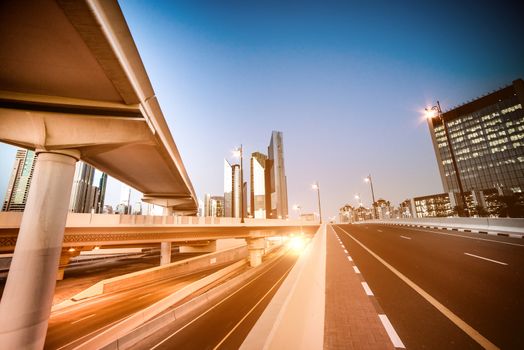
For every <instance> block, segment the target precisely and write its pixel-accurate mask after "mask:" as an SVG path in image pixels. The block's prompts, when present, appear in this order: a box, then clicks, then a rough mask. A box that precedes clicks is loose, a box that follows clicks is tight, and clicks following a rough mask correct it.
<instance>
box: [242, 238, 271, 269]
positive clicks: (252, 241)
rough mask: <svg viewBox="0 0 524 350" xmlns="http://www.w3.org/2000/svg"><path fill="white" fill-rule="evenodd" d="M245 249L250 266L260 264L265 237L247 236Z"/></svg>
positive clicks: (264, 247) (264, 246)
mask: <svg viewBox="0 0 524 350" xmlns="http://www.w3.org/2000/svg"><path fill="white" fill-rule="evenodd" d="M246 242H247V250H248V251H249V264H250V265H251V267H257V266H258V265H260V264H262V257H263V256H264V251H265V249H266V239H265V238H263V237H262V238H247V239H246Z"/></svg>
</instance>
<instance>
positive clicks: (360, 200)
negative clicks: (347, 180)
mask: <svg viewBox="0 0 524 350" xmlns="http://www.w3.org/2000/svg"><path fill="white" fill-rule="evenodd" d="M355 199H356V200H357V201H358V206H359V207H362V199H361V198H360V194H358V193H357V194H356V195H355Z"/></svg>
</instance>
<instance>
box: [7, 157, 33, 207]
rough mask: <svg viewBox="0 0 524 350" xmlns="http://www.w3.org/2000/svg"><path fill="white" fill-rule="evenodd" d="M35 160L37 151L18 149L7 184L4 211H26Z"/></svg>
mask: <svg viewBox="0 0 524 350" xmlns="http://www.w3.org/2000/svg"><path fill="white" fill-rule="evenodd" d="M35 162H36V155H35V152H33V151H29V150H25V149H19V150H17V151H16V157H15V162H14V165H13V170H12V172H11V177H10V178H9V183H8V185H7V191H6V195H5V198H4V204H3V205H2V211H24V209H25V204H26V202H27V195H28V194H29V187H30V185H31V179H32V177H33V172H34V169H35Z"/></svg>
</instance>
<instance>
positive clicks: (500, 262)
mask: <svg viewBox="0 0 524 350" xmlns="http://www.w3.org/2000/svg"><path fill="white" fill-rule="evenodd" d="M464 254H466V255H469V256H472V257H474V258H477V259H482V260H486V261H491V262H493V263H495V264H500V265H508V264H506V263H505V262H502V261H497V260H493V259H488V258H485V257H483V256H478V255H475V254H470V253H464Z"/></svg>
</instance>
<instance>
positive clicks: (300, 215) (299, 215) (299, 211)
mask: <svg viewBox="0 0 524 350" xmlns="http://www.w3.org/2000/svg"><path fill="white" fill-rule="evenodd" d="M293 210H296V211H298V219H299V220H300V233H301V234H303V232H302V207H301V206H300V205H298V204H295V205H293Z"/></svg>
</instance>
